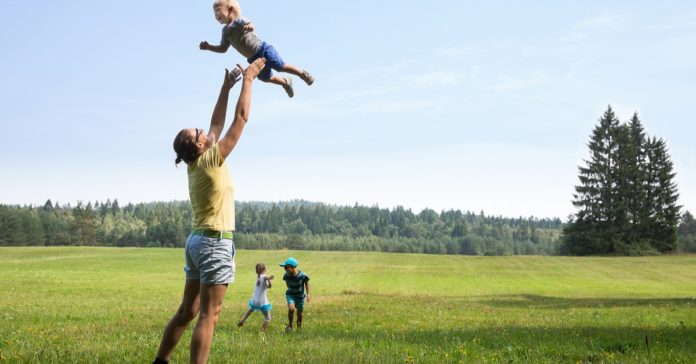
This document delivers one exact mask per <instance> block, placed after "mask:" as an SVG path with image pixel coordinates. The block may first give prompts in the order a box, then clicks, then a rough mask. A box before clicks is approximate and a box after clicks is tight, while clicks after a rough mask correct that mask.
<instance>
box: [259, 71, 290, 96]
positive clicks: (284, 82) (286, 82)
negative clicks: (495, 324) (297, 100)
mask: <svg viewBox="0 0 696 364" xmlns="http://www.w3.org/2000/svg"><path fill="white" fill-rule="evenodd" d="M265 82H270V83H275V84H276V85H280V86H282V87H283V90H285V92H286V93H287V94H288V96H289V97H293V96H295V91H294V90H293V88H292V79H291V78H289V77H280V76H278V75H276V74H273V76H271V77H270V78H269V79H268V81H265Z"/></svg>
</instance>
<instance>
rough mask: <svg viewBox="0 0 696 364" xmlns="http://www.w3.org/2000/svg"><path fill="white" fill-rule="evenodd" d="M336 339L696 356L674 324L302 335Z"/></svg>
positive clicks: (590, 356) (513, 354)
mask: <svg viewBox="0 0 696 364" xmlns="http://www.w3.org/2000/svg"><path fill="white" fill-rule="evenodd" d="M313 335H317V339H319V338H321V339H326V338H332V339H334V340H337V341H341V342H344V341H349V342H354V343H356V346H357V347H359V349H361V350H365V349H369V348H380V347H388V346H394V345H397V346H398V345H400V346H403V347H407V348H412V349H413V350H417V349H416V348H426V350H430V351H432V352H434V353H438V352H439V353H446V352H456V351H460V350H462V349H466V350H468V351H469V352H480V353H486V352H489V353H491V352H497V353H501V354H503V355H501V357H506V356H507V357H508V358H513V359H515V360H524V361H529V360H531V361H536V360H539V359H540V358H546V359H549V358H556V359H563V360H564V361H565V360H572V361H573V362H575V361H585V362H587V361H589V362H596V361H602V360H601V355H604V354H607V353H611V354H616V355H624V354H625V355H628V356H630V357H633V358H644V359H650V358H651V357H654V359H657V361H662V360H665V359H667V358H668V357H669V356H671V355H676V356H677V357H681V358H682V359H686V358H692V359H693V358H696V329H694V328H689V327H683V326H682V327H670V328H664V327H663V328H659V329H643V328H636V327H627V326H620V327H592V326H576V327H554V328H549V327H539V326H516V325H505V326H500V327H483V328H482V327H476V328H456V329H436V328H432V329H430V328H428V329H411V328H405V329H403V330H399V329H389V330H384V331H382V332H378V333H377V335H376V332H375V330H374V329H369V328H368V329H354V328H351V329H346V328H344V329H341V328H340V327H333V328H327V327H323V328H321V329H318V330H316V333H315V332H313V330H311V329H310V330H307V331H305V332H303V333H302V336H305V337H308V338H310V339H311V337H312V336H313Z"/></svg>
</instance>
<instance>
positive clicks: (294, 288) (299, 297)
mask: <svg viewBox="0 0 696 364" xmlns="http://www.w3.org/2000/svg"><path fill="white" fill-rule="evenodd" d="M280 266H281V267H283V268H285V274H284V275H283V280H284V281H285V284H287V286H288V289H287V291H285V299H286V300H287V302H288V325H287V326H286V327H285V332H290V331H292V320H293V315H294V314H295V312H297V329H298V330H299V329H301V328H302V312H303V311H304V301H305V297H306V298H307V302H309V276H308V275H306V274H304V272H301V271H300V270H299V269H297V259H295V258H293V257H290V258H288V259H285V261H284V262H282V263H280Z"/></svg>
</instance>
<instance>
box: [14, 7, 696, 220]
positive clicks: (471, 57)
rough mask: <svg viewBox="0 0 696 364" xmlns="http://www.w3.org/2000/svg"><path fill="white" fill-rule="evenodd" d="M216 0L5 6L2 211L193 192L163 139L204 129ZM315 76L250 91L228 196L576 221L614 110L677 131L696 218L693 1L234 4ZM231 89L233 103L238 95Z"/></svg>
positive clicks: (214, 89)
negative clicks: (598, 143) (291, 90)
mask: <svg viewBox="0 0 696 364" xmlns="http://www.w3.org/2000/svg"><path fill="white" fill-rule="evenodd" d="M211 4H212V2H210V4H209V3H207V2H191V1H177V0H174V1H168V2H166V3H160V2H150V1H145V2H141V1H123V2H93V1H89V2H88V1H82V0H72V1H60V2H46V3H45V4H44V3H41V4H39V3H37V2H26V1H17V0H10V1H9V2H5V3H4V4H3V11H2V12H1V13H0V49H2V53H1V55H0V80H2V82H1V84H2V86H1V87H0V127H2V130H3V135H5V141H4V142H3V143H0V153H2V155H3V156H5V158H4V168H3V172H2V178H1V179H0V203H35V204H42V203H43V202H44V201H45V200H46V199H48V198H51V199H53V200H54V201H56V200H57V201H59V202H61V203H65V202H71V203H74V202H76V201H78V200H82V201H94V200H106V199H107V198H110V199H114V198H117V199H118V200H119V201H120V202H121V203H125V202H129V201H130V202H141V201H155V200H182V199H187V198H188V191H187V183H186V172H185V171H186V170H185V168H184V167H179V168H175V167H174V163H173V161H174V153H173V151H172V147H171V143H172V140H173V138H174V135H175V134H176V132H177V131H178V130H180V129H181V128H184V127H207V126H208V125H209V122H210V113H211V111H212V108H213V106H214V103H215V99H216V97H217V93H218V91H219V84H220V81H221V79H222V75H223V72H224V71H223V69H224V68H225V67H231V66H232V65H234V64H235V63H242V64H244V59H243V58H242V57H241V56H240V55H238V54H237V53H236V52H234V50H233V49H230V51H229V52H228V53H226V54H216V53H211V52H203V51H200V50H198V43H199V42H200V41H202V40H208V41H209V42H211V43H216V42H218V41H219V36H220V25H219V24H218V23H217V22H216V21H215V19H214V17H213V12H212V7H211ZM241 4H242V13H243V14H244V15H245V16H246V17H248V18H250V19H251V20H253V21H254V23H255V24H256V29H257V33H258V34H259V36H260V37H261V38H262V39H264V40H266V41H268V42H269V43H271V44H273V45H274V46H275V47H276V48H277V49H278V51H279V52H280V54H281V55H282V57H283V58H284V59H285V61H286V62H288V63H292V64H296V65H298V66H300V67H304V68H306V69H308V70H309V71H311V72H312V73H313V74H314V75H315V76H316V78H317V81H316V83H315V84H314V85H313V86H311V87H307V86H305V85H304V84H303V83H302V82H301V81H300V80H299V79H295V81H296V90H295V92H296V96H295V98H294V99H288V98H287V97H286V96H285V94H284V92H283V91H282V89H281V88H280V87H278V86H273V85H269V84H262V83H258V84H256V85H255V88H254V95H253V106H252V111H251V119H250V122H249V124H248V125H247V128H246V129H245V132H244V135H243V136H242V139H241V142H240V144H239V145H238V147H237V149H235V151H233V153H232V155H231V156H230V157H229V158H228V164H229V167H230V171H231V174H232V179H233V180H234V182H235V188H236V198H237V199H238V200H242V201H248V200H266V201H276V200H288V199H296V198H302V199H307V200H312V201H322V202H327V203H336V204H351V205H352V204H354V203H356V202H357V203H360V204H364V205H379V206H381V207H393V206H396V205H402V206H406V207H409V208H412V209H414V210H416V211H420V210H421V209H423V208H425V207H430V208H434V209H435V210H438V211H439V210H442V209H450V208H455V209H462V210H471V211H476V212H478V211H480V210H483V211H485V213H487V214H495V215H504V216H520V215H521V216H529V215H533V216H537V217H561V218H563V219H565V217H566V216H567V215H568V214H570V213H572V212H573V207H572V205H571V203H570V199H571V197H572V193H573V191H574V186H575V184H577V165H578V164H581V163H582V160H583V159H584V158H587V157H588V151H587V147H586V143H587V141H588V139H589V135H590V133H591V132H592V129H593V127H594V126H595V125H596V123H597V120H598V118H599V117H600V116H601V114H602V113H603V111H604V110H605V109H606V107H607V105H608V104H611V105H612V107H614V109H615V110H616V111H617V113H618V115H619V116H620V118H621V120H622V121H624V120H627V119H628V118H629V117H630V116H631V114H632V113H633V112H634V111H638V113H639V115H640V117H641V119H642V120H643V122H644V125H645V127H646V131H647V132H648V134H650V135H653V136H657V137H663V138H665V139H666V140H667V143H668V146H669V148H670V152H671V156H672V159H673V161H674V163H675V168H676V172H677V173H678V174H677V177H676V182H677V183H678V185H679V191H680V193H681V198H680V201H679V202H680V204H682V205H685V206H686V208H687V209H690V210H691V211H694V210H695V209H696V143H694V136H695V135H696V117H695V116H694V112H693V111H694V110H693V106H694V105H696V92H694V85H696V61H695V60H696V51H695V50H696V4H695V3H693V2H689V1H666V2H659V3H658V2H654V1H612V2H607V1H583V2H558V1H543V2H542V1H537V2H534V3H533V5H530V3H529V2H512V1H507V2H505V1H489V2H485V3H484V2H470V1H454V0H452V1H431V2H422V1H421V2H415V1H391V0H389V1H363V0H356V1H350V2H334V1H319V0H308V1H301V2H294V3H289V2H276V3H271V2H260V1H241ZM236 91H237V90H233V91H232V96H231V97H232V98H235V97H236V95H237V92H236Z"/></svg>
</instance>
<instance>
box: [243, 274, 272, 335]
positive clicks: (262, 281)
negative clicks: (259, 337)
mask: <svg viewBox="0 0 696 364" xmlns="http://www.w3.org/2000/svg"><path fill="white" fill-rule="evenodd" d="M272 279H273V275H270V276H269V275H268V274H267V273H266V265H264V264H263V263H258V264H256V287H255V288H254V295H253V296H252V297H251V299H250V300H249V309H248V310H247V311H246V313H244V316H242V319H241V320H239V323H238V324H237V326H238V327H242V326H244V322H245V321H246V319H247V318H249V316H250V315H251V314H252V313H253V312H254V311H256V310H258V311H261V313H262V314H263V317H264V319H263V331H266V330H267V329H268V324H269V323H271V304H270V303H269V302H268V295H267V293H268V289H269V288H271V280H272Z"/></svg>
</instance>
